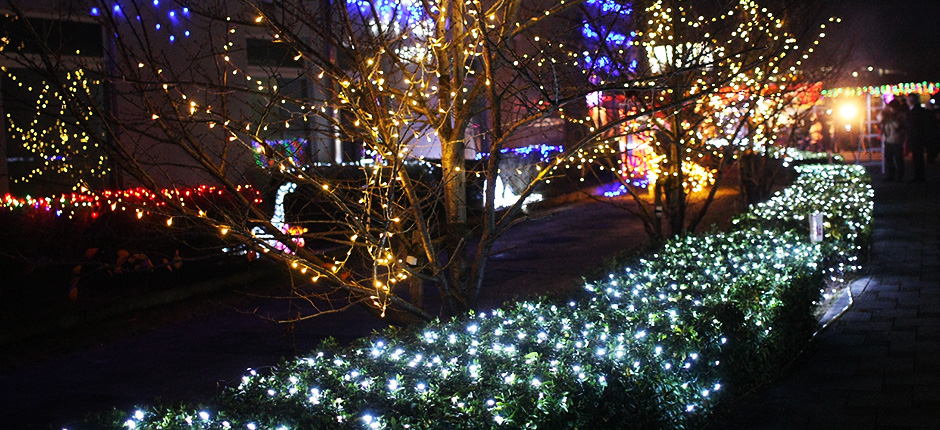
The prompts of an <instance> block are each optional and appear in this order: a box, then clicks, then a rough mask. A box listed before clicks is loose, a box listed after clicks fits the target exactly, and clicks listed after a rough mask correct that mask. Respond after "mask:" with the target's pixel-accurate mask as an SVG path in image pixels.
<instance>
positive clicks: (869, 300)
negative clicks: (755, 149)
mask: <svg viewBox="0 0 940 430" xmlns="http://www.w3.org/2000/svg"><path fill="white" fill-rule="evenodd" d="M927 167H928V169H927V175H928V176H927V178H928V180H927V182H926V183H919V184H908V183H897V182H884V181H882V179H881V175H880V174H879V172H880V169H870V171H871V172H872V176H873V185H874V189H875V215H874V244H873V247H872V251H871V257H870V261H869V267H870V271H869V272H868V273H867V276H865V277H864V278H862V279H859V280H857V281H855V282H854V283H853V284H852V285H851V289H852V291H853V295H854V297H855V301H854V305H853V306H852V307H851V308H849V310H848V311H847V312H845V314H844V315H843V316H842V317H841V318H839V319H838V320H835V321H834V322H833V323H832V324H831V325H829V327H828V328H826V329H825V330H823V331H821V332H820V333H819V334H818V335H817V337H816V338H815V339H814V341H813V342H812V343H811V344H810V345H809V346H808V348H807V350H806V352H805V353H804V354H803V355H802V356H801V357H800V358H799V359H798V361H796V362H795V363H794V364H793V365H791V366H790V367H789V368H788V369H787V370H786V371H785V372H784V374H783V375H782V376H781V377H780V378H779V379H777V380H776V381H774V382H772V383H771V384H769V385H767V386H765V387H762V388H760V389H758V390H757V391H755V392H753V393H751V394H750V395H748V396H745V397H743V398H741V399H739V400H738V401H736V402H735V403H734V404H733V405H732V406H731V408H730V410H729V411H728V412H727V414H725V415H724V416H720V417H719V419H718V420H717V421H716V423H715V424H714V425H713V426H712V428H713V429H886V430H887V429H937V428H940V166H937V165H928V166H927Z"/></svg>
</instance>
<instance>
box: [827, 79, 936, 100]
mask: <svg viewBox="0 0 940 430" xmlns="http://www.w3.org/2000/svg"><path fill="white" fill-rule="evenodd" d="M938 91H940V82H927V81H924V82H909V83H901V84H895V85H879V86H864V87H842V88H833V89H828V90H822V95H823V97H859V96H864V95H869V94H870V95H872V96H875V97H882V96H885V95H892V96H898V95H902V96H903V95H908V94H912V93H917V94H936V93H937V92H938Z"/></svg>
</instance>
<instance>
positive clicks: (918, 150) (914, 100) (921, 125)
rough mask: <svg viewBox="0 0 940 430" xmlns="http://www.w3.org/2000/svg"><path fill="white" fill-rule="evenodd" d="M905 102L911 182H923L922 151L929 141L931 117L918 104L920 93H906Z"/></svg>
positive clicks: (924, 178)
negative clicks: (908, 106) (911, 165)
mask: <svg viewBox="0 0 940 430" xmlns="http://www.w3.org/2000/svg"><path fill="white" fill-rule="evenodd" d="M907 104H908V105H910V110H909V111H908V113H907V148H908V149H909V150H910V151H911V158H912V159H913V161H914V179H911V182H924V181H925V180H926V176H925V173H924V155H925V154H924V151H925V150H926V149H927V145H928V143H929V141H930V122H931V121H932V120H933V118H932V115H931V114H930V112H927V110H926V109H924V108H923V107H922V106H921V105H920V94H917V93H911V94H908V95H907Z"/></svg>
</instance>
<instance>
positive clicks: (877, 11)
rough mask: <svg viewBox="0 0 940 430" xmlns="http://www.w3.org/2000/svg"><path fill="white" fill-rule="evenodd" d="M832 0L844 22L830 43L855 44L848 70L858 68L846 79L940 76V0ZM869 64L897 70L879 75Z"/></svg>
mask: <svg viewBox="0 0 940 430" xmlns="http://www.w3.org/2000/svg"><path fill="white" fill-rule="evenodd" d="M831 1H832V4H831V5H830V8H831V12H832V14H834V15H835V16H839V17H841V18H842V19H843V21H842V24H841V25H840V26H838V27H837V28H834V29H833V31H832V32H831V33H829V34H831V35H832V37H833V40H830V41H829V42H830V43H833V42H836V43H837V44H838V45H837V46H839V47H840V49H848V48H849V47H850V46H854V50H853V51H852V52H851V54H850V56H849V68H848V71H849V72H851V71H852V70H858V71H860V75H859V77H858V78H854V79H851V80H850V81H848V82H846V83H855V84H858V85H868V84H882V83H899V82H919V81H924V80H929V81H940V0H831ZM853 41H854V45H851V44H852V42H853ZM867 66H872V67H874V68H875V69H879V68H881V69H890V70H892V71H894V72H896V73H895V74H892V75H890V76H877V73H869V72H867V70H865V69H866V68H867ZM852 81H854V82H852Z"/></svg>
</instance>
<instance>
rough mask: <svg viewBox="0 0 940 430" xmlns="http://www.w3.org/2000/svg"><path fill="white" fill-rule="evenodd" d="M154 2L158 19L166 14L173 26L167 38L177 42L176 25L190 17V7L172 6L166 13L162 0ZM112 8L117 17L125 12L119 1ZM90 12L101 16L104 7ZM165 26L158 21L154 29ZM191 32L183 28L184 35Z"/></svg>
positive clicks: (112, 12)
mask: <svg viewBox="0 0 940 430" xmlns="http://www.w3.org/2000/svg"><path fill="white" fill-rule="evenodd" d="M152 4H153V7H154V9H156V12H157V14H156V17H157V19H159V17H162V16H164V15H165V16H166V20H167V21H169V26H170V28H171V30H170V34H169V36H167V39H168V40H169V41H170V43H173V42H175V41H176V33H177V32H176V31H175V28H176V27H179V26H180V25H182V24H183V23H182V22H181V21H180V19H181V18H186V19H188V18H189V17H190V10H189V8H188V7H182V8H179V9H175V8H170V9H169V10H168V11H166V12H165V13H164V12H162V11H160V10H159V9H160V4H161V3H160V0H153V2H152ZM110 10H111V14H112V16H115V17H118V16H123V15H124V13H125V8H124V7H123V6H121V4H119V3H114V4H113V5H111V7H110ZM127 10H131V9H127ZM136 10H138V11H139V10H140V9H136ZM88 14H89V15H91V16H96V17H97V16H101V14H102V9H101V8H99V7H92V8H91V9H90V10H89V12H88ZM135 18H136V20H137V22H141V21H142V19H141V16H140V15H136V17H135ZM164 27H165V25H164V23H161V22H156V23H154V24H153V28H154V30H156V31H160V30H162V29H163V28H164ZM190 34H191V33H190V31H189V30H187V29H183V32H182V35H183V36H184V37H189V36H190Z"/></svg>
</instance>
